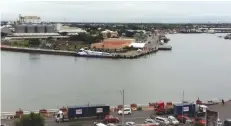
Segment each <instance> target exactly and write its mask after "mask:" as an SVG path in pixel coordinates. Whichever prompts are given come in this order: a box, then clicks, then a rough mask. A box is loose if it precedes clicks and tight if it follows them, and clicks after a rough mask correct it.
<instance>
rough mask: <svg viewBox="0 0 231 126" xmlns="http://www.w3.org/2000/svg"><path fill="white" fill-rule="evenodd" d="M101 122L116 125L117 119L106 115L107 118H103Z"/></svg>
mask: <svg viewBox="0 0 231 126" xmlns="http://www.w3.org/2000/svg"><path fill="white" fill-rule="evenodd" d="M103 122H104V123H118V122H119V118H117V117H114V116H112V115H107V116H105V117H104V119H103Z"/></svg>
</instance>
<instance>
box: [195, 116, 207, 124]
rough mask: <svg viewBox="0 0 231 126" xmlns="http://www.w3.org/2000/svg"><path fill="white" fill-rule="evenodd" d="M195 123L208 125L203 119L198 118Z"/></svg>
mask: <svg viewBox="0 0 231 126" xmlns="http://www.w3.org/2000/svg"><path fill="white" fill-rule="evenodd" d="M194 123H197V124H202V125H205V124H206V122H205V120H204V119H202V118H196V119H195V120H194Z"/></svg>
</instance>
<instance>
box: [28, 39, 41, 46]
mask: <svg viewBox="0 0 231 126" xmlns="http://www.w3.org/2000/svg"><path fill="white" fill-rule="evenodd" d="M28 44H29V45H32V46H39V45H40V44H41V43H40V40H39V39H36V38H35V39H29V42H28Z"/></svg>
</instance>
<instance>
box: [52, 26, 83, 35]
mask: <svg viewBox="0 0 231 126" xmlns="http://www.w3.org/2000/svg"><path fill="white" fill-rule="evenodd" d="M56 30H57V32H58V33H64V32H66V33H67V35H78V34H79V33H87V31H85V30H83V29H81V28H77V27H70V26H63V25H62V24H57V25H56Z"/></svg>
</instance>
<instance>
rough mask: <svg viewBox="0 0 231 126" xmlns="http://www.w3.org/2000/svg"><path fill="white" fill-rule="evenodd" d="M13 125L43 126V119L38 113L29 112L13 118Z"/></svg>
mask: <svg viewBox="0 0 231 126" xmlns="http://www.w3.org/2000/svg"><path fill="white" fill-rule="evenodd" d="M14 125H15V126H45V119H44V118H43V117H42V116H41V115H40V114H35V113H30V114H28V115H22V116H21V118H20V119H19V120H15V122H14Z"/></svg>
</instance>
